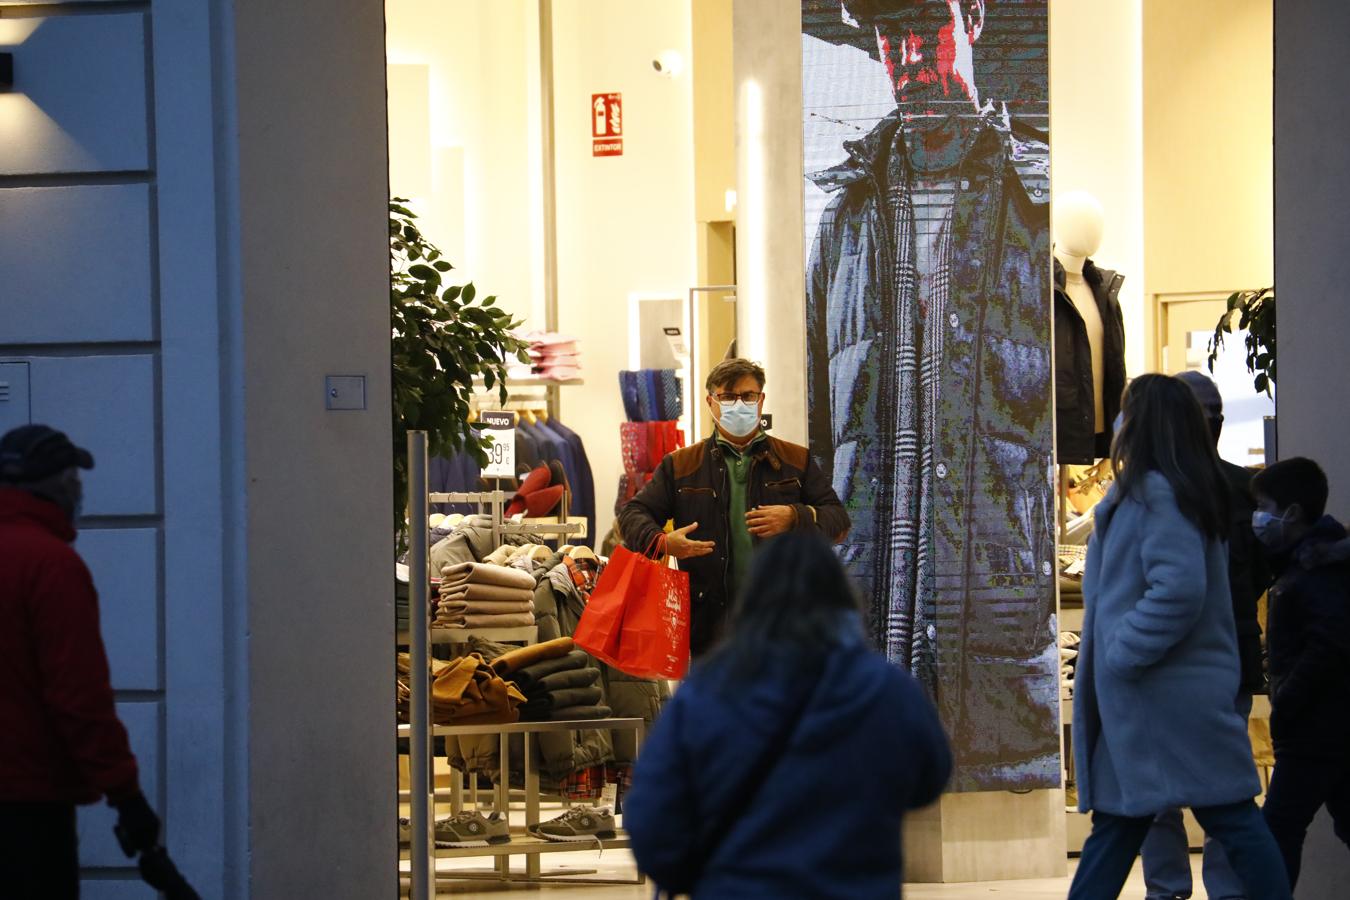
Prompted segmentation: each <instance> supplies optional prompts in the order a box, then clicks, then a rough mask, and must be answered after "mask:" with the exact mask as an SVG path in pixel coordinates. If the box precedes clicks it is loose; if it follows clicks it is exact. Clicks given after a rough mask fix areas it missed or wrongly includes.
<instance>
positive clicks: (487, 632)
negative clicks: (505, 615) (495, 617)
mask: <svg viewBox="0 0 1350 900" xmlns="http://www.w3.org/2000/svg"><path fill="white" fill-rule="evenodd" d="M538 637H539V629H538V627H536V626H534V625H530V626H528V627H522V628H433V629H431V643H433V644H451V645H456V644H467V643H469V641H471V640H472V639H474V638H479V639H481V640H485V641H497V642H498V643H502V644H515V643H526V644H533V643H534V642H535V641H536V640H537V639H538ZM395 638H396V640H397V641H398V643H399V644H400V645H402V646H407V644H408V642H409V641H410V640H411V635H410V634H409V632H408V631H407V630H402V631H399V632H398V633H397V635H395Z"/></svg>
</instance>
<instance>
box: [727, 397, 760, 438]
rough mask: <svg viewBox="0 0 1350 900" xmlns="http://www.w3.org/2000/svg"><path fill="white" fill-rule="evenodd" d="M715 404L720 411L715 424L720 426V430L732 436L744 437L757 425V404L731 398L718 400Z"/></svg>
mask: <svg viewBox="0 0 1350 900" xmlns="http://www.w3.org/2000/svg"><path fill="white" fill-rule="evenodd" d="M717 405H718V406H719V407H720V408H721V410H722V413H721V415H719V416H718V417H717V424H719V425H721V426H722V430H723V431H725V432H726V433H727V434H729V435H731V436H732V437H737V438H739V437H745V436H746V435H748V434H753V433H754V431H755V429H756V428H758V427H759V404H758V403H746V402H745V401H744V400H732V401H730V402H726V401H722V400H718V401H717Z"/></svg>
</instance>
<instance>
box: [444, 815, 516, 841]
mask: <svg viewBox="0 0 1350 900" xmlns="http://www.w3.org/2000/svg"><path fill="white" fill-rule="evenodd" d="M435 837H436V846H437V847H486V846H487V845H489V844H505V843H508V842H509V841H510V840H511V826H510V824H509V823H508V822H507V821H506V817H505V816H503V815H502V814H501V813H499V812H495V813H493V814H492V815H490V816H485V815H483V814H482V813H481V812H479V811H478V810H476V809H471V810H465V811H464V812H462V813H459V814H458V815H453V816H451V817H450V818H448V819H439V820H437V822H436V826H435Z"/></svg>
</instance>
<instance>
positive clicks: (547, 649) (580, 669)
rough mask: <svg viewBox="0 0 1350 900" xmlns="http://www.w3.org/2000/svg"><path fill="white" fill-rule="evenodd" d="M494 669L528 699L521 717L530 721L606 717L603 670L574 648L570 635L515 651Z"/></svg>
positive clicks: (609, 711)
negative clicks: (601, 678)
mask: <svg viewBox="0 0 1350 900" xmlns="http://www.w3.org/2000/svg"><path fill="white" fill-rule="evenodd" d="M492 669H493V671H494V672H496V673H497V674H498V675H500V676H502V677H503V678H506V679H508V680H510V681H511V682H512V683H513V684H514V685H515V687H516V688H518V689H519V690H520V691H521V692H522V694H523V695H524V697H525V698H526V701H525V703H524V705H522V706H521V707H520V717H521V719H522V720H524V721H527V722H566V721H578V720H592V719H607V718H609V717H610V716H611V715H612V711H611V710H610V708H609V707H608V706H606V705H605V703H604V699H605V697H604V691H603V690H602V689H601V687H600V670H599V669H598V668H596V667H595V666H593V665H592V660H591V657H590V656H588V655H587V654H586V653H584V652H582V651H581V650H577V649H575V646H574V645H573V643H572V639H571V638H568V637H564V638H558V639H556V640H552V641H545V642H544V643H542V644H534V645H532V646H529V647H524V648H521V649H520V650H512V651H510V652H509V653H505V654H503V655H501V656H499V657H497V658H496V659H494V660H493V661H492Z"/></svg>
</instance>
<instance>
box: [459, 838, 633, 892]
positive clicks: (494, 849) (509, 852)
mask: <svg viewBox="0 0 1350 900" xmlns="http://www.w3.org/2000/svg"><path fill="white" fill-rule="evenodd" d="M630 846H631V845H630V843H629V841H628V835H627V834H626V833H624V832H623V831H620V832H619V833H618V835H617V836H616V837H612V838H598V837H592V838H586V839H584V840H576V841H567V842H557V841H549V840H545V839H544V838H539V837H534V836H533V835H529V834H526V835H515V834H513V835H512V836H511V840H510V841H509V842H507V843H503V844H486V845H483V846H481V847H437V848H436V850H435V856H436V858H437V859H472V858H474V857H480V856H521V855H530V854H535V853H577V852H579V851H583V850H627V849H628V848H629V847H630ZM558 874H560V875H565V874H566V873H565V872H560V873H558ZM436 875H437V877H438V878H447V879H449V878H455V877H462V878H471V877H473V875H472V874H470V873H463V874H461V873H459V872H456V871H454V870H441V871H438V872H437V873H436ZM494 875H496V877H497V878H500V877H502V876H501V875H500V874H499V873H496V872H495V871H494ZM568 880H569V879H567V878H565V877H562V878H560V877H555V876H553V875H550V876H549V878H548V883H549V884H566V883H567V882H568ZM621 883H626V882H621Z"/></svg>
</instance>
